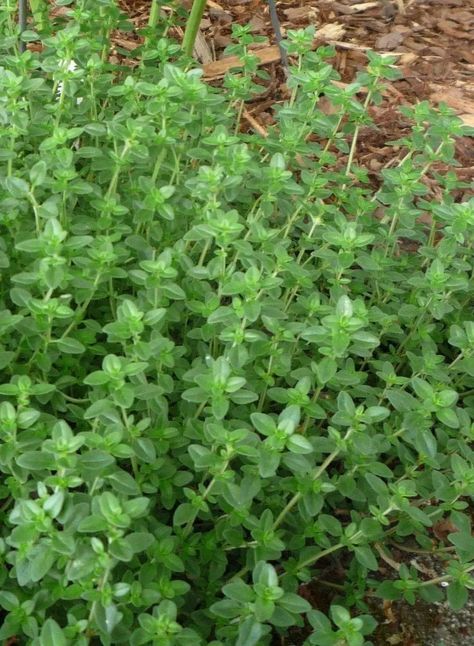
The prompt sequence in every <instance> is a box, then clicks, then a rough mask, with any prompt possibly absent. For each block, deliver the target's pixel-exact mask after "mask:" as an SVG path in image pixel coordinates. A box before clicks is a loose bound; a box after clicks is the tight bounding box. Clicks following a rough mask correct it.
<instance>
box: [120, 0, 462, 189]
mask: <svg viewBox="0 0 474 646" xmlns="http://www.w3.org/2000/svg"><path fill="white" fill-rule="evenodd" d="M119 4H120V7H121V8H122V9H123V10H124V11H125V12H126V13H128V15H129V16H130V20H131V22H132V24H133V25H134V28H136V29H140V28H143V27H145V26H146V24H147V20H148V14H149V8H150V4H151V2H150V0H119ZM170 4H172V3H170ZM182 4H183V5H184V8H189V6H190V5H191V0H183V3H182ZM182 8H183V7H182ZM163 10H164V11H165V12H169V11H176V5H175V8H174V9H172V8H171V7H166V6H165V7H163ZM277 10H278V15H279V18H280V22H281V30H282V33H283V35H285V33H286V31H287V30H288V29H298V28H304V27H306V26H308V25H314V26H315V27H316V36H317V39H318V40H317V41H316V42H315V46H317V45H318V44H323V43H324V44H325V43H328V44H332V45H334V47H335V50H336V56H335V58H334V60H333V64H334V66H335V67H336V69H337V70H338V71H339V73H340V75H341V80H342V82H343V83H349V82H351V81H352V80H353V79H354V77H355V75H356V73H357V72H358V71H359V70H362V69H363V68H364V67H365V65H366V63H367V56H366V51H367V50H368V49H373V50H375V51H377V52H379V53H387V54H396V55H397V67H398V68H399V69H400V71H401V72H402V78H401V79H400V80H398V81H395V82H392V83H390V84H388V87H387V92H386V93H385V96H384V101H383V102H382V104H381V105H380V106H377V107H376V108H373V109H372V116H373V118H374V121H375V128H367V129H365V130H364V132H362V133H361V135H360V137H359V142H358V152H357V161H358V162H359V164H361V165H363V166H365V167H366V168H367V169H368V170H369V171H371V172H372V173H374V174H376V173H377V172H378V171H379V170H380V169H381V168H383V167H385V166H386V165H390V164H392V163H393V162H394V154H395V155H396V151H394V149H393V148H392V147H389V146H386V145H385V144H386V142H388V141H391V140H395V139H397V138H399V137H400V136H401V135H402V134H403V133H406V132H407V124H405V123H404V122H403V119H402V118H401V117H400V115H399V114H398V112H397V109H396V108H397V106H399V105H406V104H414V103H416V102H418V101H421V100H424V99H427V100H429V101H430V102H431V103H433V104H434V105H436V104H438V103H440V102H444V103H446V104H447V105H448V106H449V107H451V108H452V109H453V110H454V111H455V112H456V113H457V114H458V115H459V116H460V118H461V119H462V120H463V121H464V123H466V124H467V125H472V126H474V6H473V5H470V4H469V3H467V2H466V1H465V0H369V1H365V2H358V1H354V0H280V1H279V2H277ZM233 23H240V24H247V23H250V24H251V25H252V27H253V31H254V33H255V34H258V35H259V36H264V37H265V38H266V40H265V42H264V43H262V44H261V45H259V47H258V49H256V50H255V52H256V53H257V54H258V55H259V57H260V58H261V64H262V65H263V66H264V67H265V69H266V70H267V71H268V72H269V77H270V80H269V81H268V87H267V91H266V92H264V93H263V95H262V97H261V98H260V100H259V99H256V100H252V101H251V102H249V103H248V105H247V108H246V110H245V112H244V119H243V124H244V125H243V127H247V128H248V129H250V130H254V131H257V132H259V133H260V134H265V131H266V128H267V127H268V126H269V125H271V124H272V122H273V118H272V105H273V104H275V103H278V102H281V101H282V100H284V99H285V97H286V96H287V93H286V87H285V80H286V77H285V74H284V73H283V69H282V65H281V61H280V55H279V49H278V47H277V44H276V43H275V35H274V31H273V28H272V24H271V20H270V14H269V8H268V2H267V0H208V4H207V9H206V13H205V16H204V19H203V21H202V23H201V30H200V34H199V35H200V46H199V51H200V52H201V54H202V57H201V62H203V63H204V65H203V66H204V77H205V78H207V79H208V80H209V82H211V83H213V84H214V83H215V84H218V83H219V82H220V78H222V76H223V74H224V73H225V71H226V70H227V69H229V68H230V67H232V65H235V62H236V61H235V59H234V60H228V59H227V57H226V56H225V53H224V49H225V47H226V46H227V45H229V44H230V42H231V31H232V24H233ZM171 34H172V35H173V36H175V37H176V38H178V39H179V38H180V37H181V36H182V30H180V29H179V28H178V29H174V30H172V31H171ZM114 41H115V44H116V45H117V50H118V52H120V49H121V50H122V51H123V50H128V51H130V50H133V49H134V48H135V47H136V46H138V45H139V44H140V42H141V38H139V37H137V35H136V34H134V33H133V32H132V33H127V34H125V33H121V34H116V35H115V38H114ZM115 58H116V60H118V59H121V58H122V57H120V55H119V54H117V55H116V57H115ZM122 62H126V61H125V60H122ZM129 64H133V61H131V60H130V59H129ZM260 82H261V81H260ZM456 153H457V155H456V156H457V160H458V162H459V168H457V169H456V172H457V173H458V175H459V177H460V178H462V179H463V181H465V182H469V181H472V180H473V179H474V146H472V141H470V140H469V139H467V138H464V139H461V140H460V141H459V142H458V143H457V146H456Z"/></svg>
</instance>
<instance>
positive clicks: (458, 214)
mask: <svg viewBox="0 0 474 646" xmlns="http://www.w3.org/2000/svg"><path fill="white" fill-rule="evenodd" d="M63 4H67V3H63ZM70 16H71V18H72V20H71V21H70V22H69V23H66V24H62V25H58V26H56V28H54V29H52V30H51V34H50V35H49V36H45V38H44V42H43V45H44V47H43V50H42V51H41V52H36V53H33V52H31V51H25V52H23V53H21V54H20V53H19V51H18V49H17V47H16V35H17V34H16V32H15V29H16V27H15V24H14V22H13V21H12V20H11V17H12V14H11V11H10V6H9V5H8V6H7V7H6V8H4V9H3V13H2V14H1V16H0V18H1V24H2V28H3V34H4V35H3V39H2V40H1V42H0V46H1V47H2V51H3V54H2V61H3V62H2V65H3V67H1V68H0V123H1V130H0V224H1V238H0V266H1V284H0V304H1V307H0V310H1V311H0V371H1V379H0V400H1V403H0V441H1V444H0V471H1V474H2V478H1V484H0V520H1V530H0V531H1V535H0V536H1V538H0V559H1V569H0V606H1V608H3V621H2V627H1V628H0V639H1V640H2V641H5V640H9V639H10V638H13V637H16V638H18V639H19V640H20V642H21V643H28V644H40V645H41V646H50V645H54V646H63V645H66V644H71V645H72V644H73V645H77V646H81V645H83V644H87V643H94V644H95V643H101V644H106V645H107V644H122V643H123V644H132V645H138V644H156V645H158V646H171V645H179V646H182V645H183V646H184V645H189V646H197V645H198V644H210V645H212V646H224V645H235V646H253V645H255V644H258V645H262V646H265V645H266V644H272V643H280V642H279V641H278V642H277V641H276V640H277V639H278V636H279V635H280V636H281V635H287V634H289V632H291V631H292V630H294V629H298V628H300V629H301V631H300V634H302V635H304V636H303V637H302V640H305V639H306V641H305V642H304V643H305V644H308V645H311V644H313V645H317V646H326V645H335V644H338V645H340V644H346V645H349V646H359V645H361V644H364V643H365V644H368V643H370V642H369V641H367V640H368V639H370V633H371V632H372V631H373V629H374V626H375V621H374V619H373V618H372V617H371V616H370V613H369V612H368V608H367V605H366V595H367V594H368V593H370V594H374V595H377V596H379V597H381V598H384V599H398V598H405V599H406V600H407V601H408V602H410V603H412V602H413V601H414V600H415V598H416V596H418V595H421V596H422V597H423V598H424V599H426V600H431V601H435V600H440V599H442V598H443V596H444V595H445V594H447V598H448V600H449V602H450V604H451V605H452V606H453V607H455V608H459V607H461V606H462V605H463V604H464V603H465V601H466V598H467V590H468V589H469V588H470V587H472V585H473V579H472V577H471V575H470V573H471V572H472V570H474V539H473V538H472V535H471V521H470V515H469V505H470V501H471V498H472V495H473V493H474V458H473V452H472V448H471V444H472V440H473V439H474V425H473V417H474V356H473V351H474V317H473V313H472V301H471V294H472V288H473V256H472V246H473V234H474V202H473V200H472V199H471V200H470V201H469V200H468V201H464V202H458V201H456V200H455V199H454V195H455V192H454V190H455V189H459V188H460V187H461V186H460V183H459V181H458V180H457V179H456V176H455V174H454V172H453V169H454V167H455V165H456V162H455V158H454V142H455V138H456V137H457V136H459V135H462V134H465V133H466V129H465V127H464V126H463V125H462V123H461V122H460V120H459V119H458V118H457V117H455V116H454V115H453V114H452V113H451V112H450V111H449V110H448V109H447V108H446V107H443V106H441V107H440V108H439V109H437V110H435V109H434V108H432V107H430V106H429V105H428V104H427V103H426V102H422V103H419V104H418V105H416V106H414V107H411V108H404V109H403V112H404V115H405V117H406V119H407V120H410V121H411V123H412V128H411V131H410V132H408V131H407V134H406V136H405V137H404V138H402V139H400V140H399V141H397V142H394V143H395V144H396V145H397V146H398V150H400V151H401V152H399V153H398V156H397V153H395V152H394V163H393V164H392V165H391V166H390V167H387V168H385V169H383V170H382V171H381V172H380V173H379V175H378V176H377V177H373V176H370V175H369V174H368V172H367V170H366V169H365V168H363V167H360V166H359V165H358V164H357V143H358V138H359V136H360V131H361V127H362V126H364V127H367V126H369V127H370V125H371V116H370V114H371V113H370V106H371V105H372V104H373V103H376V102H378V101H379V100H380V96H381V88H382V85H383V82H384V79H393V78H395V76H396V73H397V72H396V69H395V68H394V62H395V60H394V59H393V58H391V57H381V56H378V55H376V54H374V53H369V62H368V66H367V69H366V70H365V71H364V72H363V73H361V74H360V76H359V77H358V78H357V79H356V80H355V82H354V83H353V84H351V85H349V86H347V87H344V88H342V89H341V87H340V86H338V85H335V84H334V83H333V81H334V80H337V78H338V77H337V73H336V72H335V71H334V69H333V68H332V67H331V65H330V64H329V63H328V59H329V58H330V57H331V55H332V54H333V52H332V50H331V48H327V47H323V48H320V49H319V50H318V51H317V52H311V51H310V44H311V42H312V40H313V34H312V32H311V31H308V30H307V31H296V32H289V34H288V39H289V40H288V53H289V54H290V56H291V58H292V60H293V61H294V65H293V67H292V69H291V77H290V79H289V80H288V85H289V89H290V92H291V99H290V100H289V101H288V102H287V103H286V104H285V105H282V106H278V107H276V108H275V114H276V120H277V121H276V124H275V126H274V127H272V128H270V130H269V136H268V137H267V138H265V139H264V138H262V137H260V136H259V135H255V134H242V133H241V132H240V131H239V127H238V119H239V114H240V112H241V110H240V106H241V105H243V104H241V102H242V101H243V100H244V98H245V97H243V96H242V88H243V87H248V77H249V67H248V65H251V64H252V60H251V58H249V60H248V65H247V67H246V68H245V70H244V72H245V73H244V75H243V76H242V77H240V76H239V73H238V71H236V72H231V73H230V74H229V75H228V76H227V78H226V81H225V84H224V85H225V89H223V90H216V89H213V88H212V87H210V86H208V85H206V84H205V83H203V82H202V80H201V79H200V72H199V71H198V70H195V69H188V68H187V67H186V65H187V61H186V60H182V59H181V58H180V54H179V47H178V46H177V45H176V44H175V43H173V42H172V41H171V40H169V39H167V38H166V37H164V36H162V37H160V33H159V28H160V27H159V25H158V27H156V29H157V30H158V31H157V32H156V33H155V32H154V33H151V32H150V29H149V30H148V31H146V30H145V31H146V33H145V36H146V40H145V45H144V46H143V47H142V48H141V49H140V50H139V51H138V52H135V53H134V56H137V55H140V61H141V62H140V64H139V65H138V66H135V67H134V68H133V70H132V69H131V68H130V66H127V65H125V64H124V65H111V64H110V63H109V62H108V60H107V52H108V48H109V38H110V34H111V32H112V30H113V29H115V28H117V27H118V26H122V27H124V28H125V27H126V20H125V17H124V16H123V15H121V14H120V12H119V11H118V10H117V8H116V6H115V3H113V2H112V1H111V0H101V1H100V2H98V3H97V2H91V1H90V0H78V1H77V2H75V3H74V8H72V9H71V10H70ZM239 33H240V34H241V35H242V36H243V37H245V38H246V31H245V29H244V30H241V31H240V32H239ZM246 43H247V41H246V42H245V43H241V47H243V48H244V49H245V48H246V46H247V45H246ZM247 44H248V43H247ZM72 61H74V65H71V64H70V63H71V62H72ZM242 79H243V81H242ZM241 81H242V82H241ZM239 83H240V85H239ZM250 90H251V91H253V90H254V88H250ZM361 92H365V94H361ZM321 94H325V95H326V96H327V97H328V98H329V99H330V101H331V102H332V104H333V105H334V106H336V108H337V111H336V112H335V113H333V114H330V115H326V114H323V113H322V112H321V111H320V110H319V109H318V107H317V104H318V99H319V97H320V96H321ZM361 96H362V100H361V98H360V97H361ZM427 179H429V180H430V182H427V181H426V180H427ZM434 182H435V183H436V187H437V189H436V192H433V191H432V190H431V188H430V187H431V186H433V183H434ZM461 188H462V187H461ZM376 212H377V213H376ZM380 212H381V213H382V215H381V218H380V217H376V215H377V214H380ZM422 214H424V215H427V216H429V220H430V222H431V225H429V226H426V224H422V223H420V222H419V216H420V215H422ZM425 220H426V218H425ZM406 240H408V241H410V242H411V243H412V245H413V244H416V245H417V247H418V248H417V251H416V252H413V251H412V250H411V251H410V250H407V249H406V245H405V242H404V241H406ZM441 520H444V521H447V522H449V524H450V526H451V527H453V528H454V529H453V531H452V532H450V533H449V534H448V535H447V538H446V541H445V543H442V542H441V543H440V542H439V541H438V540H436V539H435V537H434V535H433V533H432V528H433V526H434V525H435V523H437V522H438V521H441ZM393 544H409V545H415V544H416V545H417V548H418V549H420V550H426V551H428V552H436V553H438V554H439V558H440V559H444V560H443V561H441V564H442V571H440V575H439V576H438V577H436V578H434V579H428V577H427V576H426V575H423V574H422V573H420V572H419V571H418V570H416V569H415V568H414V567H412V566H411V565H405V564H402V565H401V566H400V567H399V568H397V569H395V570H394V572H393V577H392V578H388V579H386V580H383V579H382V578H381V577H380V576H379V573H378V568H379V563H380V561H381V558H382V557H381V554H383V555H384V556H385V557H389V556H390V550H391V548H392V546H393ZM334 562H339V563H340V567H344V568H346V580H345V583H344V585H342V586H339V587H338V591H337V594H336V596H335V597H334V602H333V604H332V607H331V609H330V612H329V614H328V615H327V616H326V615H325V614H323V613H322V612H320V611H319V610H317V609H313V608H311V605H310V604H309V603H308V601H307V600H306V599H305V598H303V597H302V596H301V594H300V592H301V584H302V583H305V582H308V581H310V580H313V579H315V580H317V579H318V578H319V577H320V575H321V574H320V573H321V568H327V567H328V566H330V565H331V563H334ZM441 583H443V584H447V585H444V587H442V586H441V585H440V584H441Z"/></svg>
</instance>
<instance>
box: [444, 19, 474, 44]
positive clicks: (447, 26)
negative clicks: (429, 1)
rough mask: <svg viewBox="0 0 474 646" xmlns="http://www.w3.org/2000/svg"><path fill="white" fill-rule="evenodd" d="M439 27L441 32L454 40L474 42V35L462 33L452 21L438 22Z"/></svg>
mask: <svg viewBox="0 0 474 646" xmlns="http://www.w3.org/2000/svg"><path fill="white" fill-rule="evenodd" d="M437 24H438V27H439V28H440V29H441V31H442V32H443V33H445V34H447V35H448V36H451V37H452V38H460V39H467V40H474V34H473V33H469V32H467V31H461V30H460V29H459V25H458V24H457V23H455V22H452V21H451V20H438V22H437Z"/></svg>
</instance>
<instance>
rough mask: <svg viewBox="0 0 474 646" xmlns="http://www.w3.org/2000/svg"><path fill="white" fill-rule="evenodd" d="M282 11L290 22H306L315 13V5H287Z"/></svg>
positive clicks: (313, 16) (314, 15)
mask: <svg viewBox="0 0 474 646" xmlns="http://www.w3.org/2000/svg"><path fill="white" fill-rule="evenodd" d="M283 13H284V14H285V16H286V18H287V19H288V20H289V21H290V22H292V23H299V22H308V21H310V20H312V19H314V18H315V17H316V15H317V11H316V8H315V7H289V8H288V9H284V10H283Z"/></svg>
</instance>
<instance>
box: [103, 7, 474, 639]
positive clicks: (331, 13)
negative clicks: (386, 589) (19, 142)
mask: <svg viewBox="0 0 474 646" xmlns="http://www.w3.org/2000/svg"><path fill="white" fill-rule="evenodd" d="M186 1H187V0H186ZM120 4H121V6H122V9H123V10H124V11H125V12H126V13H127V14H128V15H129V17H130V20H131V22H132V23H133V25H134V27H135V28H136V30H138V29H140V28H142V27H144V26H146V24H147V20H148V14H149V8H150V0H120ZM163 10H164V11H165V12H166V11H171V8H167V7H164V8H163ZM277 11H278V16H279V19H280V22H281V30H282V33H283V35H284V34H285V32H286V31H287V30H288V29H298V28H304V27H306V26H308V25H314V26H315V27H316V30H317V31H316V34H317V37H318V42H319V43H320V44H332V45H333V46H334V47H335V52H336V53H335V57H334V59H333V61H332V62H333V64H334V66H335V67H336V69H337V70H338V71H339V74H340V76H341V82H343V83H350V82H351V81H352V80H353V79H354V77H355V75H356V73H357V72H358V71H359V70H362V69H363V68H364V66H365V65H366V62H367V58H366V52H367V51H368V50H375V51H377V52H379V53H387V54H394V55H396V57H397V63H396V65H397V67H398V68H399V70H400V71H401V74H402V76H401V78H400V80H397V81H395V82H391V83H389V84H388V85H387V89H386V91H385V93H384V98H383V102H382V103H381V104H380V105H379V106H376V107H374V108H372V117H373V119H374V126H372V127H370V128H366V129H365V130H363V131H362V132H361V133H360V136H359V143H358V153H357V155H358V162H359V164H360V165H362V166H364V167H366V168H367V169H368V171H369V173H370V172H372V173H373V176H374V177H375V176H376V175H377V174H378V173H379V172H380V170H381V169H382V168H384V167H387V166H390V165H392V164H393V163H396V162H397V161H398V158H399V157H400V156H401V155H402V151H401V150H400V151H399V150H398V149H397V148H396V147H395V148H394V147H392V146H387V145H386V142H387V141H392V140H396V139H398V138H399V137H401V136H403V135H404V134H405V132H407V131H408V128H409V124H408V123H407V122H406V121H405V120H404V118H403V117H402V116H400V115H399V113H398V107H399V106H401V105H407V104H414V103H416V102H417V101H420V100H424V99H427V100H429V101H430V102H432V103H433V104H435V105H436V104H438V103H439V102H441V101H442V102H444V103H446V104H447V105H448V106H450V107H451V108H452V109H453V110H454V111H455V112H456V113H457V114H458V115H459V116H460V118H461V119H462V120H463V121H464V122H465V123H466V124H467V125H470V126H473V127H474V5H473V4H472V0H393V1H392V0H373V1H364V2H360V1H358V0H355V1H354V0H281V1H279V2H277ZM234 22H239V23H249V22H250V23H251V24H252V27H253V31H254V33H255V34H258V35H261V36H264V37H265V39H266V40H265V42H263V43H262V44H261V45H260V44H259V47H261V49H260V50H256V51H257V53H259V55H260V54H261V59H262V66H264V68H265V69H266V71H267V73H268V76H269V80H268V81H266V82H265V83H266V85H265V88H264V91H263V92H262V95H261V96H259V98H258V99H257V100H255V101H251V102H249V103H248V104H247V105H246V109H245V111H244V115H243V117H244V118H243V121H242V128H244V129H246V130H248V131H252V130H253V131H256V132H259V133H260V134H262V135H265V134H266V131H267V129H268V128H269V127H270V126H271V124H272V123H273V112H272V107H273V106H274V105H275V104H277V103H279V102H283V101H284V100H285V99H286V98H287V96H288V92H287V88H286V84H285V79H286V77H285V73H284V69H283V66H282V64H281V61H280V60H279V53H278V48H277V47H276V46H275V36H274V31H273V28H272V24H271V20H270V15H269V10H268V3H267V0H208V4H207V10H206V13H205V16H204V19H203V21H202V23H201V30H200V34H199V38H198V44H197V50H196V52H195V53H196V55H197V57H198V58H199V59H200V63H201V64H202V65H203V67H204V75H205V78H206V79H207V80H208V81H209V82H210V83H213V84H216V85H218V84H219V82H220V79H221V78H222V75H223V71H225V70H226V69H228V67H230V66H231V63H232V61H228V60H227V59H226V57H225V54H224V49H225V47H226V46H227V45H229V44H230V42H231V37H230V34H231V26H232V23H234ZM172 33H173V35H174V36H176V37H177V38H180V37H181V36H182V31H181V30H180V29H179V28H176V29H174V32H172ZM139 44H140V37H139V36H138V35H137V34H136V33H134V32H127V33H125V32H123V33H116V34H115V35H114V45H115V49H114V51H113V52H112V54H111V57H112V60H115V61H117V62H118V61H120V62H125V63H126V64H129V65H131V66H133V65H134V57H133V50H134V49H135V48H136V47H137V46H138V45H139ZM319 107H320V109H322V110H331V105H330V104H329V103H328V102H327V101H325V100H324V97H322V98H321V102H320V106H319ZM456 153H457V161H458V164H459V166H458V168H457V170H456V172H457V174H458V176H459V177H460V178H461V179H463V180H464V181H465V182H466V185H467V187H466V188H465V189H460V190H458V194H457V195H456V196H455V197H456V199H459V200H461V199H465V198H466V197H467V196H468V194H469V193H470V194H471V195H472V181H473V179H474V146H473V145H472V139H469V138H463V139H461V140H459V142H458V144H457V150H456ZM343 162H344V160H341V163H343ZM469 185H470V187H469ZM430 190H431V191H432V194H433V195H434V197H436V191H437V187H436V185H433V186H431V187H430ZM433 540H434V541H435V542H436V540H438V539H437V537H436V536H435V537H434V539H433ZM413 550H414V551H413V553H411V554H410V547H409V546H408V547H407V546H405V547H404V550H403V551H401V552H399V553H397V550H392V551H391V560H393V559H396V560H395V564H396V563H399V562H402V561H405V562H406V561H407V559H408V560H409V561H410V562H411V563H412V562H413V561H415V563H417V565H418V566H419V567H420V568H422V570H423V568H424V569H425V570H426V572H427V574H426V578H430V574H429V572H430V571H435V572H438V573H439V572H440V568H442V564H441V563H440V561H439V560H437V558H436V557H434V556H429V555H428V556H426V555H424V556H420V555H417V553H416V548H415V547H413ZM385 566H386V567H385ZM343 571H344V570H343V568H342V566H341V565H340V564H337V563H328V564H327V570H326V572H323V573H321V572H319V573H318V578H317V579H316V578H315V580H314V581H313V582H312V583H310V584H308V585H306V586H304V587H302V589H301V590H300V592H301V593H302V594H304V596H306V598H308V600H310V601H311V603H312V604H313V605H314V607H316V608H319V609H321V610H323V611H325V610H327V608H328V606H329V604H330V602H331V600H333V599H337V586H338V585H339V586H340V585H341V584H342V583H343ZM394 575H395V572H394V569H393V566H391V565H389V564H387V563H386V562H385V561H382V567H381V570H380V572H379V573H378V576H380V577H381V578H384V577H385V578H387V577H390V576H394ZM420 576H423V574H421V575H420ZM323 579H324V582H323ZM366 601H367V604H368V606H369V607H370V610H371V612H373V613H374V615H375V616H377V618H378V620H379V622H380V624H379V627H378V629H377V632H376V634H375V635H374V636H372V641H373V643H374V645H375V646H390V645H392V646H397V645H398V646H458V644H459V643H462V644H464V646H470V645H471V646H474V596H471V599H470V601H469V602H468V604H467V606H466V607H465V608H464V609H463V610H462V611H460V612H458V613H455V612H452V611H450V610H449V608H448V607H447V605H445V604H443V603H437V604H429V603H425V602H417V603H416V604H415V605H413V606H411V605H409V604H407V603H404V602H393V603H390V602H385V603H383V602H381V601H380V600H376V599H374V598H368V599H367V600H366ZM304 639H305V634H304V631H300V632H296V633H294V634H292V635H290V636H287V637H285V638H284V639H283V640H278V641H277V642H275V645H277V644H278V645H279V646H300V644H302V643H303V641H304Z"/></svg>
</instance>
